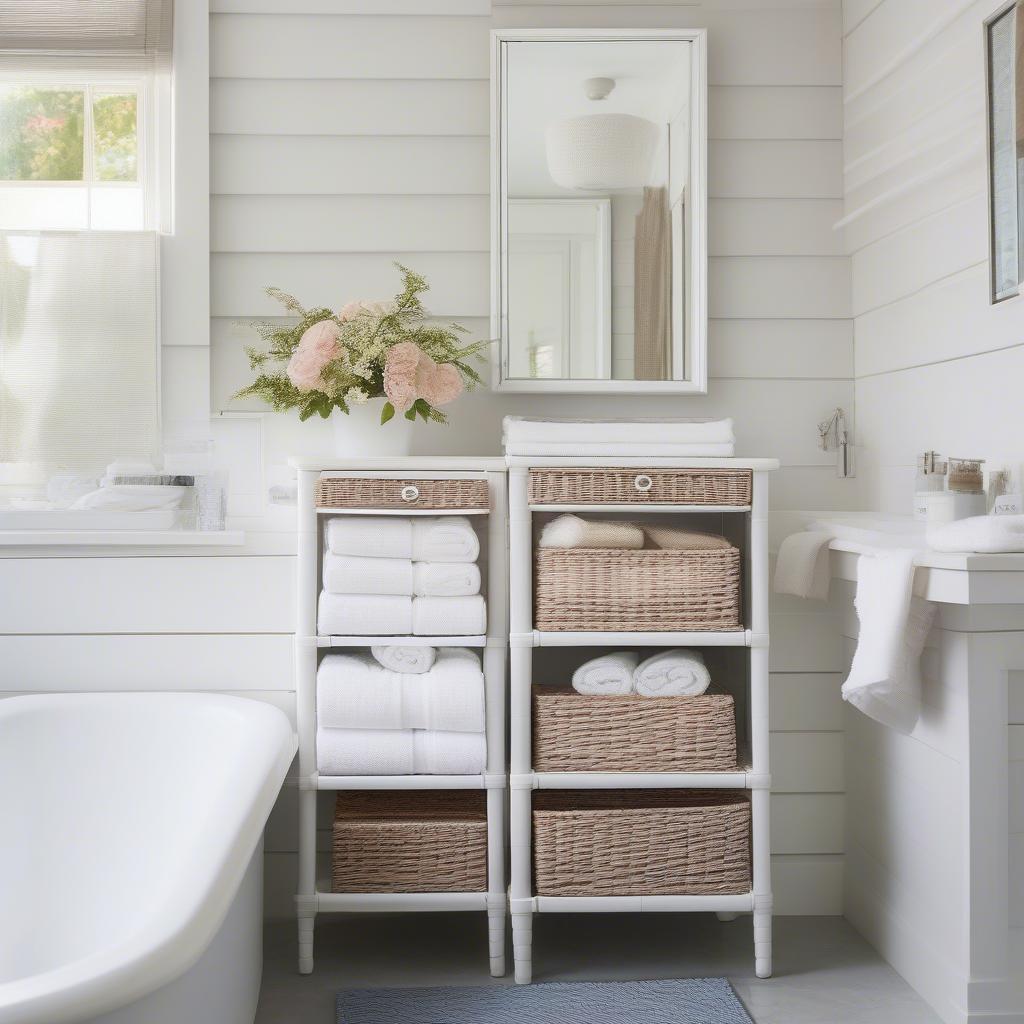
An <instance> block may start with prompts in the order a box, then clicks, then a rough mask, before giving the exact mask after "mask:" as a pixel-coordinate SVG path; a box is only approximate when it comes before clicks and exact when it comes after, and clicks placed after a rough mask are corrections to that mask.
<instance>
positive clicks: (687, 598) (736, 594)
mask: <svg viewBox="0 0 1024 1024" xmlns="http://www.w3.org/2000/svg"><path fill="white" fill-rule="evenodd" d="M534 595H535V598H534V627H535V628H536V629H538V630H545V631H551V632H565V631H569V630H594V631H621V632H672V631H684V630H693V631H718V630H738V629H741V628H742V626H741V622H740V552H739V550H738V549H737V548H725V549H721V550H712V551H662V550H652V551H647V550H644V551H621V550H610V549H606V548H540V549H538V551H537V559H536V581H535V590H534Z"/></svg>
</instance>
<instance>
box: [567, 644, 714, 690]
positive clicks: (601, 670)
mask: <svg viewBox="0 0 1024 1024" xmlns="http://www.w3.org/2000/svg"><path fill="white" fill-rule="evenodd" d="M710 685H711V674H710V673H709V672H708V670H707V666H706V665H705V664H704V656H703V655H702V654H701V653H700V651H690V650H683V649H678V650H674V651H663V652H662V653H660V654H655V655H652V656H651V657H650V658H647V659H645V660H644V661H641V660H640V656H639V655H638V654H634V653H633V652H632V651H621V652H618V653H616V654H603V655H601V657H599V658H594V659H593V660H591V661H588V662H586V663H585V664H583V665H580V667H579V668H578V669H576V671H575V672H574V673H573V675H572V687H573V689H574V690H575V691H576V692H577V693H582V694H584V695H585V696H588V697H596V696H612V697H625V696H627V695H628V694H631V693H637V694H640V696H642V697H699V696H700V695H701V694H702V693H705V692H706V691H707V689H708V687H709V686H710Z"/></svg>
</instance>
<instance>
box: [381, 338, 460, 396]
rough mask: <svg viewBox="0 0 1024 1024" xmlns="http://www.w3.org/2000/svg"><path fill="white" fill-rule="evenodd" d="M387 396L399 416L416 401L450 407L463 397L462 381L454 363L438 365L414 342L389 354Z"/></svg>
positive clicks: (390, 350) (385, 385) (385, 381)
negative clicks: (418, 399)
mask: <svg viewBox="0 0 1024 1024" xmlns="http://www.w3.org/2000/svg"><path fill="white" fill-rule="evenodd" d="M384 393H385V394H386V395H387V396H388V400H389V401H390V402H391V404H392V405H393V406H394V407H395V411H396V412H405V411H406V410H408V409H410V408H411V407H412V404H413V403H414V402H415V401H416V399H417V398H422V399H423V400H424V401H425V402H426V403H427V404H428V405H432V406H435V407H436V406H439V405H447V404H448V403H449V402H451V401H454V400H455V399H456V398H458V397H459V395H461V394H462V377H461V376H460V375H459V371H458V369H457V368H456V367H455V366H452V365H451V363H441V364H438V363H435V362H434V360H433V359H431V358H430V356H428V355H427V354H426V352H424V351H422V350H421V349H420V348H419V346H417V345H415V344H413V342H411V341H404V342H402V343H401V344H400V345H394V346H393V347H392V348H390V349H389V350H388V355H387V359H386V361H385V363H384Z"/></svg>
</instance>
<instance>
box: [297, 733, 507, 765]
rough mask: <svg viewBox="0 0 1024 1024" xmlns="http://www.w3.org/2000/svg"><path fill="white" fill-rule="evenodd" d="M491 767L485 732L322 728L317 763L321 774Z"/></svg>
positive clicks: (317, 747) (317, 746)
mask: <svg viewBox="0 0 1024 1024" xmlns="http://www.w3.org/2000/svg"><path fill="white" fill-rule="evenodd" d="M486 765H487V740H486V737H485V736H484V734H483V733H473V732H421V731H419V730H415V731H414V730H409V729H398V730H383V729H324V728H318V729H317V731H316V766H317V771H319V773H320V774H321V775H480V774H481V773H482V772H483V771H484V768H485V767H486Z"/></svg>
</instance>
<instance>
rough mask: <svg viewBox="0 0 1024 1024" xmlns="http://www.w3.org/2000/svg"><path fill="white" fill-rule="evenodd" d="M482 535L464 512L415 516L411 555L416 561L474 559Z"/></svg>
mask: <svg viewBox="0 0 1024 1024" xmlns="http://www.w3.org/2000/svg"><path fill="white" fill-rule="evenodd" d="M479 555H480V538H479V537H478V536H477V535H476V530H474V529H473V524H472V523H470V521H469V520H468V519H467V518H466V517H465V516H438V517H437V518H436V519H434V518H430V519H416V520H414V521H413V524H412V557H413V560H414V561H416V562H475V561H476V560H477V558H478V557H479Z"/></svg>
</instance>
